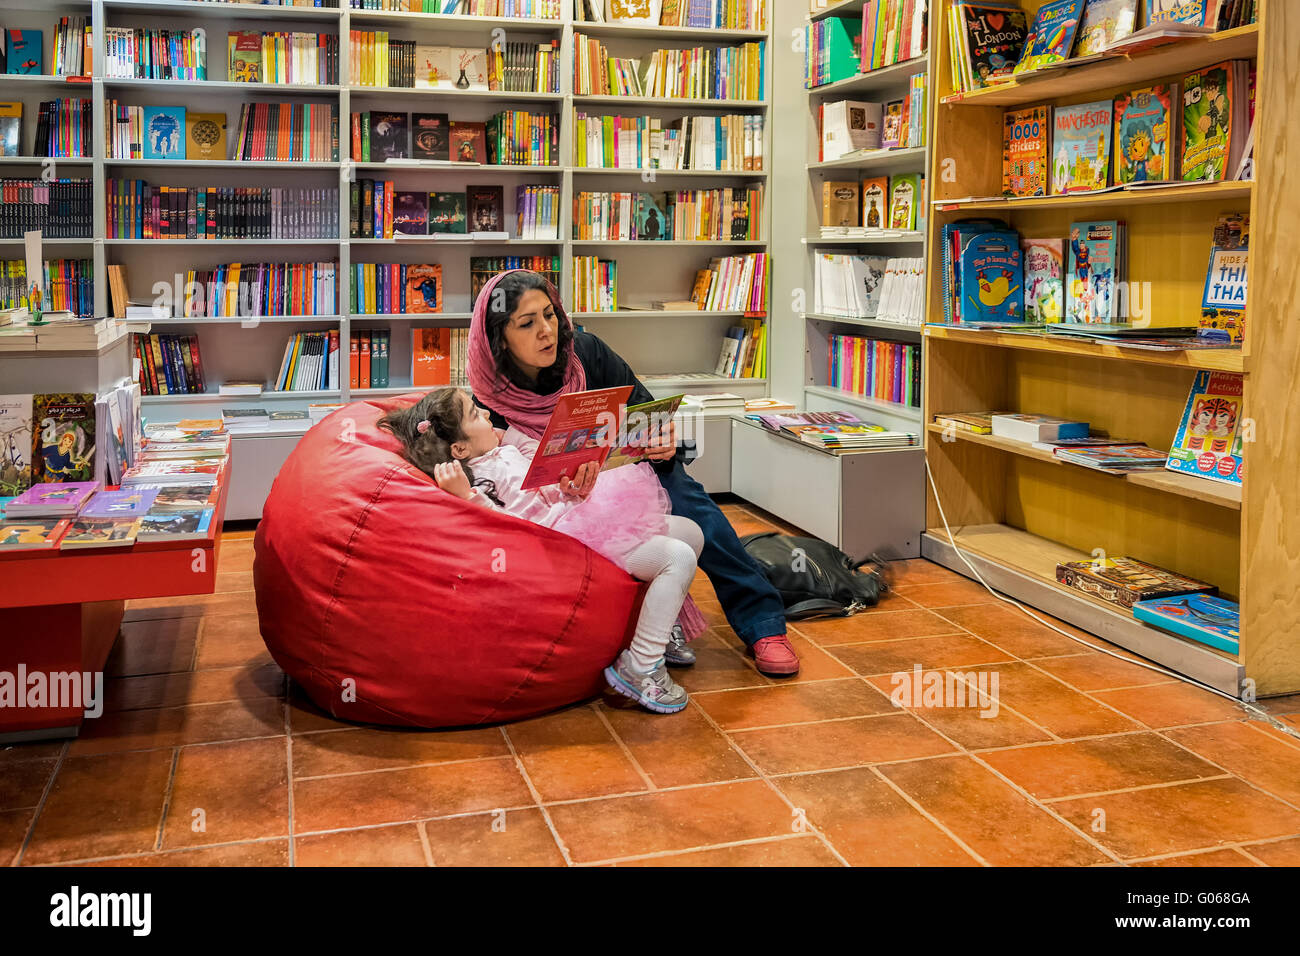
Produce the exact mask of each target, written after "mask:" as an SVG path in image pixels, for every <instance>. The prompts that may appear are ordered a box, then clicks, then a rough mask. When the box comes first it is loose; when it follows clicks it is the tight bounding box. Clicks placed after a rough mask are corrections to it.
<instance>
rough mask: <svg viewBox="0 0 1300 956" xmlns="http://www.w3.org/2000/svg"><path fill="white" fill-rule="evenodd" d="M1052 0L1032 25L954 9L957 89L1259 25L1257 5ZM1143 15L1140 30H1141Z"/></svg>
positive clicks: (1015, 10)
mask: <svg viewBox="0 0 1300 956" xmlns="http://www.w3.org/2000/svg"><path fill="white" fill-rule="evenodd" d="M1139 2H1140V0H1049V2H1047V3H1044V4H1042V5H1041V6H1039V7H1038V9H1037V10H1036V11H1035V12H1034V14H1033V19H1032V20H1030V17H1029V14H1027V13H1026V12H1025V11H1024V10H1023V9H1022V8H1021V7H1020V6H1019V5H1017V4H1014V3H1007V2H1002V0H961V2H958V3H954V4H953V5H952V6H951V7H949V8H948V13H949V21H948V31H949V37H950V40H951V42H950V43H949V55H950V66H951V68H952V77H953V86H954V89H956V90H957V91H958V92H970V91H973V90H979V89H984V88H986V87H989V86H996V85H997V84H999V83H1005V82H1007V81H1008V80H1011V79H1013V78H1018V77H1021V76H1023V75H1024V74H1025V73H1030V72H1033V71H1035V70H1040V69H1043V68H1047V67H1052V68H1055V67H1059V66H1061V65H1064V66H1067V67H1068V66H1070V65H1071V64H1072V63H1074V62H1086V61H1089V60H1093V59H1096V58H1098V57H1101V56H1104V55H1108V54H1110V55H1124V54H1131V53H1135V52H1137V51H1139V50H1142V49H1146V48H1149V47H1151V46H1154V45H1158V44H1162V43H1168V42H1171V41H1176V40H1178V39H1182V38H1187V37H1203V36H1205V35H1206V34H1209V33H1213V32H1214V31H1215V30H1216V29H1217V30H1227V29H1232V28H1234V27H1239V26H1243V25H1245V24H1247V23H1254V22H1255V16H1256V13H1257V10H1256V4H1255V3H1254V2H1253V0H1233V2H1231V3H1221V2H1218V0H1215V2H1210V3H1206V2H1204V0H1178V2H1172V0H1141V3H1142V4H1143V8H1142V9H1141V10H1139ZM1139 13H1141V27H1142V28H1141V29H1137V28H1138V27H1139Z"/></svg>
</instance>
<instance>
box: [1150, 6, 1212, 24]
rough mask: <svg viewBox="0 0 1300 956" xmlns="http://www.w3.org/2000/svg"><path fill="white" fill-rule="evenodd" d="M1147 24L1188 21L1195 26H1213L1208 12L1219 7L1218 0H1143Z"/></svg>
mask: <svg viewBox="0 0 1300 956" xmlns="http://www.w3.org/2000/svg"><path fill="white" fill-rule="evenodd" d="M1143 2H1144V3H1145V4H1146V11H1147V19H1146V22H1147V23H1148V24H1152V23H1168V22H1173V23H1189V24H1191V25H1192V26H1195V27H1214V26H1215V23H1212V22H1209V17H1208V14H1209V13H1210V12H1212V11H1214V12H1217V11H1218V9H1219V0H1143Z"/></svg>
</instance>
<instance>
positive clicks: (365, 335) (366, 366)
mask: <svg viewBox="0 0 1300 956" xmlns="http://www.w3.org/2000/svg"><path fill="white" fill-rule="evenodd" d="M361 387H362V388H369V387H370V333H369V332H362V333H361Z"/></svg>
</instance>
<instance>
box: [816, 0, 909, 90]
mask: <svg viewBox="0 0 1300 956" xmlns="http://www.w3.org/2000/svg"><path fill="white" fill-rule="evenodd" d="M927 26H928V11H927V4H926V3H925V0H867V2H866V3H864V4H863V6H862V16H861V18H860V19H859V18H853V17H826V18H824V19H821V20H814V21H812V22H810V23H809V24H808V25H807V26H806V27H805V28H804V37H803V41H804V87H805V88H806V89H815V88H816V87H819V86H825V85H826V84H828V83H838V82H839V81H841V80H847V79H851V78H853V77H854V76H857V75H858V74H860V73H869V72H871V71H872V70H878V69H881V68H883V67H886V66H893V65H894V64H895V63H902V62H904V61H906V60H912V59H915V58H916V57H919V56H921V55H922V54H924V53H925V51H926V48H927V39H928V38H927Z"/></svg>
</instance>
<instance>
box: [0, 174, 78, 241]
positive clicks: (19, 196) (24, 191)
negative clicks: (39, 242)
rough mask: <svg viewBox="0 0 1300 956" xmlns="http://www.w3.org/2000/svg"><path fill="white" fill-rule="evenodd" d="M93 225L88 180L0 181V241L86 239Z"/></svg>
mask: <svg viewBox="0 0 1300 956" xmlns="http://www.w3.org/2000/svg"><path fill="white" fill-rule="evenodd" d="M93 224H94V182H93V181H92V180H89V179H0V239H21V238H22V237H23V236H24V235H25V234H26V233H28V232H30V231H32V230H40V232H41V234H42V235H43V236H44V237H45V238H46V239H89V238H90V235H91V231H92V227H93Z"/></svg>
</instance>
